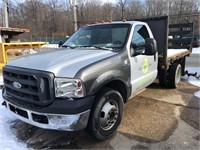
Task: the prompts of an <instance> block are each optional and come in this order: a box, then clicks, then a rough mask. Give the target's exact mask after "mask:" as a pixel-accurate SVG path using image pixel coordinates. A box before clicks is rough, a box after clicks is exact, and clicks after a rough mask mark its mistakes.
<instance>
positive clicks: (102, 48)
mask: <svg viewBox="0 0 200 150" xmlns="http://www.w3.org/2000/svg"><path fill="white" fill-rule="evenodd" d="M79 47H86V48H87V47H90V48H96V49H101V50H110V51H111V50H113V49H112V48H108V47H100V46H93V45H91V46H90V45H83V46H77V47H76V48H79Z"/></svg>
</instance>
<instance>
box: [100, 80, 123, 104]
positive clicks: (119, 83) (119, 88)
mask: <svg viewBox="0 0 200 150" xmlns="http://www.w3.org/2000/svg"><path fill="white" fill-rule="evenodd" d="M104 87H110V88H112V89H114V90H116V91H118V92H119V93H120V94H121V95H122V97H123V100H124V103H126V102H127V88H126V85H125V84H124V83H123V82H122V81H119V80H115V81H111V82H109V83H107V84H106V85H104V86H103V88H104Z"/></svg>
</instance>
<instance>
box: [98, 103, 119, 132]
mask: <svg viewBox="0 0 200 150" xmlns="http://www.w3.org/2000/svg"><path fill="white" fill-rule="evenodd" d="M118 116H119V107H118V104H117V102H116V101H114V100H109V101H107V102H106V103H105V104H104V106H103V107H102V109H101V111H100V118H99V120H100V126H101V128H102V129H103V130H110V129H111V128H112V127H113V126H114V125H115V123H116V122H117V119H118Z"/></svg>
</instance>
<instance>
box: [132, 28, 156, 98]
mask: <svg viewBox="0 0 200 150" xmlns="http://www.w3.org/2000/svg"><path fill="white" fill-rule="evenodd" d="M146 38H153V35H152V33H151V31H150V29H149V27H147V26H146V25H145V24H144V25H143V24H141V25H136V26H135V27H134V30H133V34H132V40H131V46H130V53H131V55H130V63H131V85H132V94H134V93H135V92H137V91H139V90H141V89H142V88H144V87H146V86H148V85H150V84H151V83H152V82H153V81H154V80H155V78H156V76H157V61H158V60H157V57H156V56H154V55H150V56H149V55H148V56H147V55H145V50H146V49H145V39H146ZM156 55H157V54H156Z"/></svg>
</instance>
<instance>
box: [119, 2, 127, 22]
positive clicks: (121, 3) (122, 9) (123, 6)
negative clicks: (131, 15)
mask: <svg viewBox="0 0 200 150" xmlns="http://www.w3.org/2000/svg"><path fill="white" fill-rule="evenodd" d="M127 2H128V0H118V5H119V6H120V7H121V19H124V13H125V7H126V4H127Z"/></svg>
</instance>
